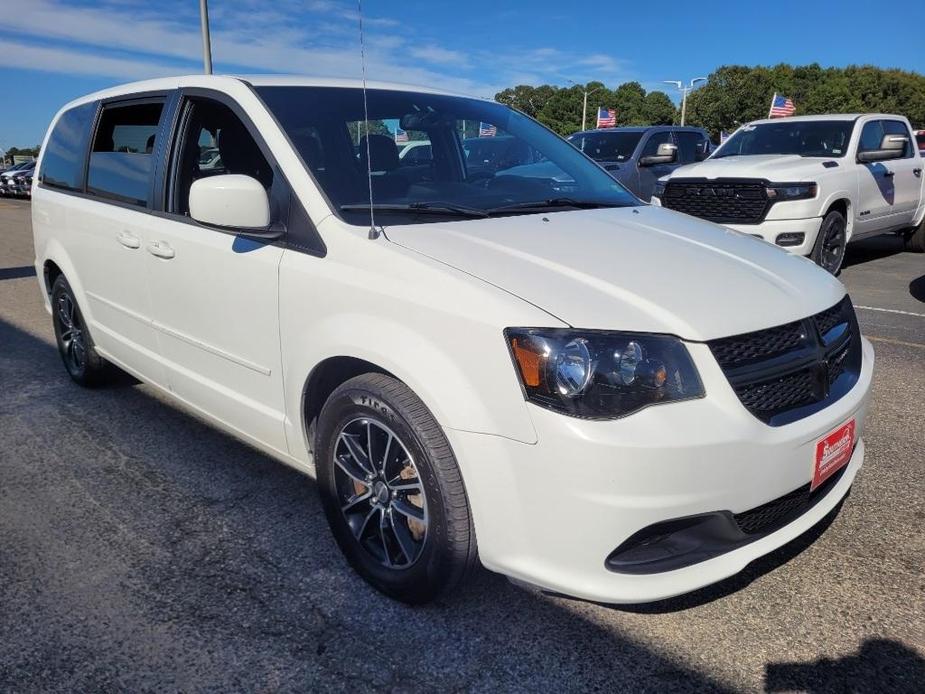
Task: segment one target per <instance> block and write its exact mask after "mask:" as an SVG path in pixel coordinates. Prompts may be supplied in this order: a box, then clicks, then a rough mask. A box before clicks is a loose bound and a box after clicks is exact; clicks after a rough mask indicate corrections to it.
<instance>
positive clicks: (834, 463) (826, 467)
mask: <svg viewBox="0 0 925 694" xmlns="http://www.w3.org/2000/svg"><path fill="white" fill-rule="evenodd" d="M853 450H854V420H853V419H852V420H850V421H847V422H845V423H844V424H842V425H841V426H840V427H838V429H836V430H835V431H833V432H832V433H831V434H828V435H827V436H826V437H825V438H824V439H821V440H820V441H817V442H816V463H815V465H813V483H812V485H811V486H810V491H812V490H813V489H815V488H816V487H818V486H819V485H820V484H822V483H823V482H825V481H826V480H827V479H828V478H829V477H831V476H832V475H833V474H834V473H835V472H837V471H838V469H839V468H841V467H843V466H844V465H845V464H847V462H848V461H849V460H851V452H852V451H853Z"/></svg>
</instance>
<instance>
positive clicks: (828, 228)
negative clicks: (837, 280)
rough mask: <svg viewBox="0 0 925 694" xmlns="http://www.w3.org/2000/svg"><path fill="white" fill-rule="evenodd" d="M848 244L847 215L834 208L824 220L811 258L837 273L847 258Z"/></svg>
mask: <svg viewBox="0 0 925 694" xmlns="http://www.w3.org/2000/svg"><path fill="white" fill-rule="evenodd" d="M847 245H848V224H847V223H846V222H845V216H844V215H843V214H842V213H841V212H839V211H838V210H832V211H831V212H829V213H828V214H827V215H826V216H825V217H824V218H823V220H822V224H821V225H820V227H819V234H818V235H817V236H816V243H815V244H814V245H813V251H812V253H811V254H810V258H812V260H813V262H815V263H816V265H818V266H819V267H821V268H822V269H823V270H826V271H828V272H830V273H832V274H833V275H837V274H838V272H839V271H840V270H841V266H842V263H843V262H844V260H845V247H846V246H847Z"/></svg>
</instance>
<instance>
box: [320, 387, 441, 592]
mask: <svg viewBox="0 0 925 694" xmlns="http://www.w3.org/2000/svg"><path fill="white" fill-rule="evenodd" d="M367 417H368V418H372V419H376V420H378V421H380V422H382V423H383V424H385V425H386V426H387V427H388V428H389V429H391V430H392V432H393V433H394V434H395V435H396V436H397V437H398V438H399V439H401V442H402V443H403V444H404V446H405V447H406V448H407V449H408V452H409V453H410V454H411V456H412V457H413V459H414V463H415V467H416V468H417V471H418V475H419V477H420V479H421V483H422V485H423V487H424V495H425V499H426V504H427V518H428V524H427V535H426V537H425V540H424V547H423V548H422V550H421V554H420V555H419V556H418V558H417V560H416V561H415V563H414V564H412V565H411V566H409V567H407V568H404V569H390V568H388V567H385V566H383V565H382V564H380V563H379V562H378V561H377V560H376V559H375V558H374V557H372V556H370V555H369V554H368V553H367V552H366V551H365V550H364V549H363V548H362V547H361V546H360V544H359V543H358V542H357V541H356V539H354V537H353V533H352V532H351V531H350V528H349V526H348V525H347V522H346V520H345V519H344V516H343V514H342V513H341V510H340V501H339V499H338V495H337V488H336V484H335V475H334V468H335V465H334V462H333V459H334V450H335V447H336V444H337V435H338V434H339V432H340V431H341V429H342V428H343V427H344V426H345V425H346V424H347V423H349V422H350V421H352V420H354V419H358V418H367ZM313 450H314V451H315V469H316V471H317V477H318V486H319V491H320V493H321V502H322V506H323V507H324V511H325V515H326V516H327V519H328V523H329V524H330V526H331V530H332V532H333V534H334V538H335V540H336V541H337V544H338V545H339V546H340V548H341V550H342V551H343V553H344V556H345V557H346V558H347V561H348V562H349V563H350V565H351V566H352V567H353V568H354V569H355V570H356V571H357V572H358V573H360V574H361V575H362V576H364V578H366V579H367V580H368V581H369V582H370V583H372V584H373V585H374V586H375V587H376V588H378V589H379V590H381V591H382V592H384V593H386V594H387V595H390V596H392V597H395V598H398V599H400V600H403V601H406V602H426V601H427V600H429V599H431V598H432V597H433V596H434V594H435V593H436V592H439V589H438V588H439V586H440V585H442V584H443V583H444V582H445V581H446V580H447V579H448V577H449V576H450V574H451V573H452V567H451V566H450V565H449V563H448V561H447V558H448V557H447V553H446V552H445V551H444V548H445V547H446V543H447V514H446V503H445V499H444V498H443V495H442V491H441V487H440V483H439V480H438V479H437V476H436V474H435V472H434V466H433V464H432V462H431V456H430V453H429V451H428V449H427V445H426V443H425V442H424V441H422V439H421V437H420V436H419V434H418V433H417V432H416V431H415V430H414V428H413V426H412V425H411V424H410V423H409V422H408V419H407V418H406V417H405V416H404V415H403V414H402V413H400V412H399V411H398V410H397V409H396V408H395V407H393V406H392V405H391V404H389V403H388V402H386V401H385V400H384V399H383V398H382V397H381V396H380V395H378V394H376V393H374V392H372V391H371V390H370V389H367V388H361V387H347V388H343V389H338V390H337V391H335V393H334V394H332V396H331V397H330V398H329V399H328V401H327V402H326V403H325V405H324V408H323V410H322V412H321V415H320V417H319V418H318V426H317V429H316V432H315V441H314V447H313Z"/></svg>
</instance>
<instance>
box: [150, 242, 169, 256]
mask: <svg viewBox="0 0 925 694" xmlns="http://www.w3.org/2000/svg"><path fill="white" fill-rule="evenodd" d="M148 253H150V254H151V255H154V256H157V257H158V258H164V259H165V260H170V259H171V258H173V257H174V256H175V255H176V253H174V250H173V248H171V247H170V244H169V243H167V242H166V241H153V242H151V243H149V244H148Z"/></svg>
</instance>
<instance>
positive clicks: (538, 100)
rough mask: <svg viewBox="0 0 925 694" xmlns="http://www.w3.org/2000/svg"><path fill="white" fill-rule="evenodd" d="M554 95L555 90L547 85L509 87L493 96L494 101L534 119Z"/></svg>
mask: <svg viewBox="0 0 925 694" xmlns="http://www.w3.org/2000/svg"><path fill="white" fill-rule="evenodd" d="M555 93H556V88H555V87H553V86H551V85H548V84H541V85H540V86H539V87H531V86H530V85H528V84H518V85H517V86H516V87H509V88H507V89H505V90H503V91H500V92H498V93H497V94H495V101H498V102H500V103H502V104H507V105H508V106H511V107H513V108H516V109H517V110H518V111H523V112H524V113H526V114H527V115H528V116H530V117H532V118H536V117H537V115H538V114H539V113H540V111H542V110H543V107H544V106H545V105H546V103H547V102H548V101H549V100H550V99H551V98H552V96H553V94H555Z"/></svg>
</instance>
